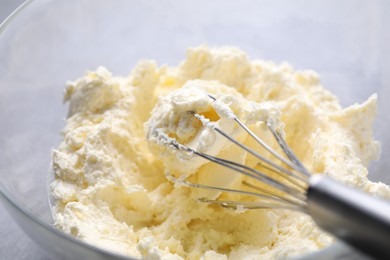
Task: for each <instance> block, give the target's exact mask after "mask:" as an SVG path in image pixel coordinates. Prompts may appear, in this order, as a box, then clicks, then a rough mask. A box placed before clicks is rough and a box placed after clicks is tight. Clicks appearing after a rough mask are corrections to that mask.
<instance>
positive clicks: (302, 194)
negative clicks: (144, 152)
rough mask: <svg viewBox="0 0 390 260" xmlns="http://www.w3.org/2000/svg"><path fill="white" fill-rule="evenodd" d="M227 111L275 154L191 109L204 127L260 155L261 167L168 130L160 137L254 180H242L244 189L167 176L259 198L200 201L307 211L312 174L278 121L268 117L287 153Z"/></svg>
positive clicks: (229, 205)
mask: <svg viewBox="0 0 390 260" xmlns="http://www.w3.org/2000/svg"><path fill="white" fill-rule="evenodd" d="M208 96H209V98H211V99H212V100H213V101H214V102H218V100H217V99H216V98H215V97H214V96H212V95H208ZM225 112H226V115H227V117H228V118H229V119H231V120H234V121H235V122H236V123H237V124H238V126H239V127H241V128H242V129H243V130H244V131H245V132H246V133H247V134H249V135H250V136H251V138H253V139H254V141H255V142H257V143H258V144H260V145H261V146H262V147H263V148H264V149H265V150H267V151H268V152H269V153H270V154H271V156H272V157H273V160H272V159H268V158H267V157H266V156H264V155H263V154H261V153H259V152H258V151H256V150H254V149H252V148H250V147H248V146H246V145H244V144H243V143H241V142H239V141H237V140H236V139H235V138H233V137H231V136H230V135H228V134H227V133H225V132H224V131H223V130H221V129H220V128H219V127H218V126H217V125H216V124H215V123H214V122H212V121H210V120H209V119H207V118H205V117H204V116H203V115H200V114H197V113H195V112H194V111H188V113H189V114H190V115H192V116H194V117H195V118H197V119H198V120H199V121H200V122H201V123H202V124H203V125H204V126H205V127H209V128H211V129H213V131H215V132H216V133H218V134H219V135H222V136H223V137H224V138H226V139H227V140H229V141H230V142H232V143H233V144H234V145H236V146H238V147H240V148H241V149H243V150H245V151H246V152H247V153H249V154H251V155H253V156H254V157H255V158H257V160H258V166H261V167H260V169H259V167H256V168H254V167H249V166H246V165H244V164H241V163H237V162H234V161H232V160H226V159H223V158H220V157H217V156H212V155H209V154H206V153H203V152H200V151H196V150H195V149H192V148H190V147H188V146H186V145H184V144H181V143H179V142H178V141H177V140H176V139H175V138H171V137H169V136H168V135H166V134H165V133H162V132H160V133H159V134H160V138H162V139H163V140H164V144H165V145H168V146H170V147H171V148H173V149H177V150H180V151H182V152H186V153H190V154H194V155H196V156H200V157H202V158H204V159H206V160H208V161H210V162H212V163H216V164H218V165H221V166H223V167H225V168H227V169H230V170H234V171H235V172H237V173H239V174H242V175H244V176H247V177H249V179H250V180H253V181H251V182H249V181H246V180H243V181H242V182H241V183H242V185H243V186H244V187H246V189H245V190H244V189H234V188H227V187H217V186H211V185H207V184H202V183H194V182H191V181H188V180H182V179H178V178H175V177H174V176H172V175H169V174H168V175H167V177H168V179H170V180H171V181H173V182H175V183H178V184H179V185H184V186H188V187H193V188H200V189H207V190H214V191H218V192H225V193H237V194H242V195H246V196H250V197H254V198H258V199H256V200H254V201H252V200H251V201H241V200H239V201H237V200H219V199H209V198H201V199H199V200H200V201H202V202H205V203H212V204H218V205H221V206H223V207H227V208H236V209H259V208H284V209H291V210H299V211H306V191H307V188H308V180H309V178H310V175H311V174H310V172H309V171H308V170H307V169H306V168H305V166H304V165H303V164H302V163H301V162H300V161H299V160H298V158H297V157H296V155H295V154H294V153H293V152H292V150H291V149H290V147H289V146H288V145H287V143H286V142H285V140H284V138H283V136H282V134H281V133H280V131H279V130H278V129H277V127H275V122H274V121H273V120H272V119H270V120H267V122H266V124H267V128H268V129H269V131H270V132H271V133H272V135H273V137H274V138H275V140H276V142H277V144H278V145H279V147H280V148H281V151H282V152H283V154H284V156H282V154H280V153H278V152H277V151H276V150H274V149H273V148H272V147H271V146H270V145H268V144H267V143H266V142H265V141H264V140H263V139H261V138H260V137H259V136H257V135H256V134H255V133H254V132H253V131H252V130H251V129H249V128H248V127H247V126H246V125H245V124H244V123H243V121H241V120H240V119H239V118H238V117H237V115H236V114H235V113H234V112H233V111H232V110H230V109H229V108H228V107H227V109H226V111H225ZM267 172H268V173H267ZM269 173H272V174H269ZM275 176H279V177H275Z"/></svg>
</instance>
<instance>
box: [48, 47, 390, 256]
mask: <svg viewBox="0 0 390 260" xmlns="http://www.w3.org/2000/svg"><path fill="white" fill-rule="evenodd" d="M205 93H210V94H213V95H215V96H216V97H218V100H220V101H221V102H222V103H223V104H228V105H229V107H231V108H232V110H233V111H234V112H235V113H237V115H238V116H240V117H243V118H244V120H245V122H246V123H247V124H249V125H251V129H252V130H253V131H255V132H256V134H258V135H259V136H261V137H262V138H263V139H264V140H266V141H267V142H268V143H270V145H273V146H274V145H275V143H274V141H273V139H272V136H271V134H270V133H269V132H268V131H265V130H266V129H265V127H266V126H265V124H264V123H261V122H260V123H255V122H256V119H260V121H266V120H267V118H269V117H272V118H279V119H280V120H281V122H282V124H281V128H282V129H283V131H284V134H285V139H286V141H287V143H288V144H289V145H290V146H291V148H292V149H293V150H294V152H295V153H296V154H297V156H298V158H300V159H301V160H302V162H303V163H304V164H305V165H306V166H307V168H308V169H309V170H310V171H312V172H313V173H326V174H328V175H330V176H332V177H334V178H336V179H338V180H340V181H342V182H344V183H347V184H350V185H354V186H356V187H357V188H359V189H362V190H365V191H367V192H369V193H371V194H373V195H375V196H381V197H383V198H386V199H390V191H389V187H388V186H387V185H385V184H382V183H373V182H370V181H369V180H368V179H367V168H366V167H367V164H368V163H369V161H371V160H373V159H375V158H377V156H378V153H379V144H378V142H376V141H374V140H373V138H372V123H373V120H374V117H375V113H376V96H375V95H373V96H372V97H370V98H369V99H368V100H367V101H366V102H365V103H363V104H355V105H352V106H350V107H348V108H345V109H343V108H342V107H340V105H339V103H338V100H337V98H336V97H335V96H333V95H332V94H331V93H329V92H328V91H326V90H325V89H323V87H322V86H321V84H320V81H319V77H318V75H317V74H316V73H315V72H312V71H294V70H293V69H292V68H291V67H290V66H289V65H287V64H282V65H275V64H274V63H271V62H264V61H251V60H249V59H248V58H247V56H246V55H245V54H244V53H243V52H241V51H240V50H238V49H236V48H230V47H223V48H218V49H210V48H208V47H206V46H201V47H197V48H191V49H189V50H188V51H187V58H186V59H185V60H184V61H183V62H182V63H181V64H180V65H179V66H178V67H167V66H162V67H158V66H157V65H156V63H155V62H154V61H141V62H140V63H139V64H138V65H137V66H136V67H135V68H134V69H133V70H132V72H131V73H130V75H129V76H128V77H125V78H121V77H114V76H112V75H111V73H110V72H108V71H107V69H105V68H103V67H101V68H98V69H97V70H96V71H95V72H89V73H88V74H87V75H85V76H84V77H83V78H81V79H79V80H76V81H74V82H69V83H68V86H67V89H66V94H65V100H66V101H68V102H69V105H70V107H69V114H68V118H67V121H66V126H65V128H64V130H63V135H64V140H63V142H62V143H61V144H60V146H59V147H58V149H56V150H54V152H53V169H54V172H55V180H54V182H53V183H52V184H51V190H52V195H53V197H54V199H55V201H56V203H55V208H54V212H55V214H54V218H55V226H56V227H57V228H59V229H61V230H63V231H64V232H66V233H69V234H72V235H73V236H75V237H77V238H79V239H82V240H84V241H86V242H89V243H91V244H94V245H97V246H100V247H103V248H106V249H108V250H112V251H115V252H118V253H122V254H125V255H130V256H136V257H145V258H148V259H183V258H184V259H270V258H271V259H272V258H275V257H285V256H292V255H298V254H304V253H308V252H312V251H316V250H319V249H322V248H324V247H326V246H328V245H329V244H331V243H332V241H333V239H332V238H331V237H330V236H329V235H327V234H325V233H323V232H322V231H321V230H320V229H319V228H318V227H317V226H316V225H315V224H314V222H313V221H312V220H311V219H310V217H308V216H306V215H304V214H302V213H298V212H291V211H286V210H251V211H244V212H243V211H240V210H237V211H234V210H225V209H222V208H220V207H217V206H214V205H207V204H204V203H199V202H198V201H197V200H196V198H198V197H199V192H200V191H199V190H195V189H190V188H187V187H174V185H173V183H171V182H170V181H169V180H167V178H166V177H165V174H166V172H167V171H169V172H171V173H173V174H176V176H184V177H189V178H192V179H195V180H196V181H205V182H208V183H211V184H224V185H228V186H232V185H240V182H239V181H237V180H239V178H240V177H237V175H235V174H234V173H232V172H230V173H227V174H228V175H229V177H226V179H227V181H226V183H224V182H221V178H220V177H218V176H220V175H217V174H221V171H220V169H218V166H217V165H211V164H209V163H207V162H205V161H202V160H200V161H199V159H198V158H194V157H192V156H188V155H182V156H179V155H177V156H176V154H175V153H173V154H174V156H172V151H170V150H166V148H161V146H159V145H158V143H159V142H160V141H161V139H159V138H158V136H159V135H158V132H159V131H164V132H165V133H167V134H169V135H170V137H174V138H177V139H179V140H180V141H181V142H184V143H187V144H189V145H193V146H194V147H196V148H197V149H203V150H205V151H207V152H210V153H214V154H218V155H219V156H225V157H227V158H231V159H233V160H236V161H238V162H242V163H245V164H246V165H249V166H253V165H256V163H257V162H256V160H254V158H253V157H251V156H249V155H247V154H245V153H244V152H242V151H239V150H236V149H235V148H233V146H231V145H229V144H228V143H226V141H225V140H222V139H218V137H217V136H216V135H214V134H213V133H211V132H210V129H209V128H207V127H204V126H203V125H202V123H201V122H199V120H198V121H197V120H196V119H194V118H193V116H192V115H191V114H189V113H187V111H194V112H196V113H199V114H202V115H204V116H205V117H207V118H209V119H211V120H212V121H213V122H214V123H216V124H220V125H221V127H222V128H223V129H224V130H226V131H228V132H229V133H231V134H232V135H235V136H236V137H237V138H238V139H240V140H241V141H243V142H244V143H245V144H246V145H248V146H250V147H252V148H255V149H257V150H258V151H260V152H264V151H263V150H262V149H261V148H260V147H258V146H257V145H255V144H254V142H253V141H250V140H249V139H248V137H247V136H246V135H245V134H244V133H242V132H240V131H239V130H237V129H236V126H234V125H231V124H230V122H226V121H229V120H226V118H227V117H229V113H226V111H225V110H224V109H223V107H224V105H223V104H222V106H219V105H218V104H213V103H212V100H210V98H208V97H207V95H205ZM182 97H185V99H182ZM155 106H156V107H155ZM153 107H155V109H154V110H153ZM152 111H153V113H152V115H151V117H150V119H149V116H150V113H151V112H152ZM148 119H149V121H148ZM147 121H148V123H147V124H146V125H145V128H146V131H145V130H144V124H145V122H147ZM283 126H284V127H283ZM145 132H146V133H145ZM145 136H147V138H148V139H149V140H150V142H149V143H148V142H147V140H146V137H145ZM191 142H192V143H191ZM164 147H165V146H164ZM213 149H214V150H213ZM186 156H187V157H186ZM267 156H268V155H267ZM213 173H214V174H215V175H212V174H213ZM210 174H211V175H210ZM201 195H202V196H204V195H208V196H214V197H216V196H218V195H219V194H215V193H213V194H201Z"/></svg>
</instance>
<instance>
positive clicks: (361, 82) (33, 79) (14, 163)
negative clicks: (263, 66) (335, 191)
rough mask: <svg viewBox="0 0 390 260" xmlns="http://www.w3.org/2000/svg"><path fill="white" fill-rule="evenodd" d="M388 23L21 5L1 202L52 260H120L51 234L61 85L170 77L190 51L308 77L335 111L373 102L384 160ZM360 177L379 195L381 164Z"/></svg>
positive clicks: (322, 7) (2, 145) (96, 5)
mask: <svg viewBox="0 0 390 260" xmlns="http://www.w3.org/2000/svg"><path fill="white" fill-rule="evenodd" d="M389 11H390V6H389V4H388V3H387V2H385V1H358V2H356V1H343V2H341V1H294V2H292V1H255V0H254V1H206V0H202V1H179V0H178V1H169V0H167V1H128V0H116V1H105V0H89V1H87V0H67V1H54V0H41V1H40V0H35V1H29V2H27V3H26V4H25V5H24V7H23V8H20V10H19V11H17V12H16V13H14V14H13V15H12V16H11V17H10V18H9V19H8V20H7V22H6V23H5V24H3V26H2V28H1V31H0V122H1V123H0V176H1V178H0V181H1V192H2V195H1V198H2V199H3V201H4V202H5V205H6V206H7V208H8V210H9V211H10V212H11V214H12V216H13V217H14V218H15V220H16V221H17V222H18V224H19V225H21V227H22V228H23V229H24V230H25V231H26V232H27V233H28V234H29V235H30V236H31V237H32V238H33V239H34V240H35V241H37V242H38V244H40V245H41V246H42V247H44V248H45V249H46V251H47V252H48V254H49V255H50V256H52V257H53V258H55V259H72V258H78V259H81V258H84V259H86V258H91V259H104V258H106V257H117V258H121V257H120V256H116V255H114V254H111V253H109V252H105V251H103V250H100V249H97V248H94V247H91V246H88V245H86V244H84V243H81V242H79V241H76V240H74V239H73V238H70V237H69V236H66V235H64V234H62V233H60V232H58V231H56V230H55V229H54V228H52V227H51V223H52V219H51V214H50V209H49V206H48V199H47V198H48V191H47V183H48V181H47V175H48V172H49V166H50V157H51V150H52V148H53V147H56V146H57V145H58V144H59V142H60V140H61V136H60V131H61V129H62V127H63V125H64V118H65V117H66V110H67V108H66V106H65V105H63V103H62V94H63V88H64V84H65V82H66V81H67V80H72V79H76V78H78V77H80V76H82V75H83V73H84V72H85V71H86V70H93V69H95V68H96V67H98V66H99V65H104V66H106V67H107V68H108V69H109V70H111V71H112V72H113V73H114V74H116V75H127V74H128V73H129V72H130V70H131V68H132V67H133V66H134V65H135V64H136V63H137V61H138V60H140V59H144V58H150V59H156V60H157V61H158V63H159V64H169V65H176V64H178V62H179V61H180V60H182V59H183V58H184V56H185V49H186V48H187V47H188V46H197V45H200V44H208V45H210V46H221V45H233V46H238V47H240V48H242V49H243V50H244V51H246V52H247V53H248V54H249V56H250V58H252V59H267V60H274V61H276V62H282V61H288V62H289V63H291V64H292V65H293V66H294V67H295V68H297V69H313V70H316V71H318V72H319V73H320V75H321V76H322V82H323V85H324V86H325V87H326V88H328V89H329V90H331V91H332V92H333V93H334V94H336V95H337V96H339V97H340V100H341V103H342V104H343V105H350V104H352V103H354V102H362V101H364V100H365V99H367V98H368V96H369V95H371V94H372V93H375V92H376V93H378V94H379V110H378V120H377V121H376V124H375V136H376V137H377V138H378V139H379V140H380V141H381V142H382V150H383V152H382V158H387V157H388V156H390V140H389V135H387V134H386V133H387V132H388V131H389V130H390V124H389V123H390V116H389V113H388V112H387V111H389V109H390V102H388V100H387V97H389V96H390V95H389V94H390V73H386V72H387V71H388V70H389V69H390V48H389V47H388V46H390V32H389V30H387V26H386V25H388V24H389V22H390V18H389ZM371 166H372V167H371V170H372V173H371V178H372V179H375V180H382V181H384V182H386V183H390V175H389V174H387V175H386V173H387V169H389V168H390V161H389V160H385V159H382V160H380V161H379V162H375V163H373V164H372V165H371ZM346 250H348V249H346V248H344V247H342V246H340V245H337V246H333V247H331V248H330V249H328V250H324V251H321V252H319V254H316V257H317V258H318V257H319V258H321V257H323V258H324V259H326V258H327V257H329V256H330V255H332V254H333V255H336V254H338V253H339V252H344V251H346ZM350 256H352V252H350Z"/></svg>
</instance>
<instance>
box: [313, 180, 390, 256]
mask: <svg viewBox="0 0 390 260" xmlns="http://www.w3.org/2000/svg"><path fill="white" fill-rule="evenodd" d="M309 183H310V186H309V189H308V191H307V196H308V213H309V214H310V215H311V216H312V218H313V219H314V221H315V222H316V223H317V224H318V225H319V226H320V227H321V228H322V229H324V230H326V231H328V232H329V233H332V234H333V235H335V236H336V237H338V238H340V239H342V240H343V241H345V242H347V243H348V244H350V245H351V246H353V247H354V248H356V249H358V250H359V251H362V252H364V253H366V254H368V255H370V256H374V257H375V258H378V259H390V203H389V202H387V201H384V200H381V199H378V198H373V197H371V196H369V195H367V194H365V193H363V192H361V191H358V190H356V189H353V188H350V187H348V186H345V185H343V184H341V183H339V182H337V181H335V180H333V179H331V178H329V177H327V176H324V175H313V176H312V177H311V178H310V181H309Z"/></svg>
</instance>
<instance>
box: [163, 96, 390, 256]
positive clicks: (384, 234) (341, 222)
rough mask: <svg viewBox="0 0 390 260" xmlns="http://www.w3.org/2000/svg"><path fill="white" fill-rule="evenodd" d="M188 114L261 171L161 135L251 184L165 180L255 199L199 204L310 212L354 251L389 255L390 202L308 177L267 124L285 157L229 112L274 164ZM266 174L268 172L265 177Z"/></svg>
mask: <svg viewBox="0 0 390 260" xmlns="http://www.w3.org/2000/svg"><path fill="white" fill-rule="evenodd" d="M209 97H210V98H211V99H213V102H216V101H217V100H216V98H215V97H214V96H212V95H209ZM188 113H190V114H191V115H193V116H194V117H196V118H197V119H199V120H200V121H201V122H202V123H203V125H204V126H206V127H210V128H212V129H213V130H214V131H215V132H216V133H218V134H220V135H222V136H223V137H225V138H226V139H228V140H229V141H231V142H233V143H234V145H237V146H239V147H240V148H242V149H243V150H245V151H246V152H248V153H249V154H252V155H253V156H254V157H256V158H257V159H258V162H259V165H261V167H262V168H261V169H259V168H258V167H257V168H252V167H248V166H246V165H243V164H240V163H236V162H234V161H230V160H226V159H223V158H219V157H216V156H211V155H209V154H206V153H203V152H200V151H196V150H194V149H192V148H190V147H188V146H186V145H183V144H181V143H179V142H177V140H176V139H174V138H170V137H168V136H165V138H166V139H165V144H167V145H169V146H170V147H172V148H173V149H178V150H180V151H183V152H187V153H190V154H195V155H197V156H200V157H202V158H204V159H206V160H208V161H210V162H213V163H216V164H219V165H221V166H223V167H226V168H228V169H231V170H234V171H236V172H237V173H240V174H242V175H244V176H248V177H250V179H251V180H253V181H251V182H248V181H243V182H242V184H243V186H244V187H246V188H247V189H245V190H244V189H234V188H227V187H216V186H210V185H206V184H202V183H194V182H190V181H188V180H179V179H176V178H175V177H173V176H169V178H170V179H171V180H172V181H175V182H177V183H179V184H181V185H186V186H189V187H193V188H201V189H207V190H214V191H218V192H228V193H238V194H242V195H246V196H253V197H257V198H258V199H257V200H255V201H234V200H218V199H207V198H202V199H200V201H202V202H206V203H212V204H218V205H221V206H223V207H227V208H237V209H261V208H282V209H289V210H298V211H301V212H304V213H306V214H309V215H310V216H311V217H312V218H313V220H314V221H315V222H316V223H317V224H318V226H319V227H321V228H322V229H323V230H325V231H327V232H329V233H332V234H333V235H335V236H336V237H338V238H339V239H341V240H343V241H345V242H347V243H348V244H350V245H351V246H353V247H355V248H356V249H358V250H359V251H362V252H364V253H366V254H368V255H370V256H374V257H375V258H380V259H384V258H386V257H390V203H388V202H387V201H384V200H380V199H378V198H373V197H371V196H369V195H367V194H365V193H363V192H361V191H358V190H356V189H353V188H351V187H348V186H345V185H344V184H341V183H339V182H337V181H335V180H333V179H332V178H330V177H328V176H326V175H322V174H311V173H310V172H309V171H308V170H307V169H306V168H305V166H304V165H303V164H302V163H301V162H300V161H299V159H298V158H297V156H296V155H295V154H294V153H293V151H292V150H291V149H290V148H289V146H288V145H287V143H286V142H285V140H284V138H283V136H282V134H281V133H280V132H279V130H278V129H277V128H276V127H275V125H274V124H273V123H272V121H267V127H268V129H269V131H271V133H272V135H273V136H274V138H275V140H276V142H277V143H278V145H279V146H280V148H281V150H282V151H283V153H284V155H285V156H282V155H281V154H280V153H278V152H277V151H276V150H274V149H273V148H272V147H271V146H270V145H268V144H267V143H266V142H264V140H262V139H261V138H260V137H259V136H257V135H256V134H255V133H254V132H253V131H251V130H250V129H249V128H248V127H247V126H246V125H245V124H244V123H243V122H242V121H241V120H240V119H239V118H238V117H237V116H236V114H234V113H233V111H231V112H230V113H231V114H230V118H231V119H232V120H234V121H235V122H236V123H237V124H238V125H239V127H241V128H242V129H243V130H244V131H245V132H247V133H248V134H249V135H250V136H251V137H252V138H253V139H254V140H255V141H256V142H257V143H258V144H260V145H261V146H262V147H264V148H265V150H267V151H268V152H269V153H270V154H271V156H273V158H274V160H278V161H279V163H276V162H274V160H271V159H268V158H267V157H266V156H264V155H263V154H261V153H259V152H257V151H256V150H254V149H252V148H250V147H248V146H246V145H244V144H242V143H241V142H239V141H237V140H236V139H234V138H233V137H231V136H229V135H228V134H226V133H225V132H224V131H222V130H221V129H220V128H218V127H217V126H216V125H215V124H213V123H212V122H210V121H209V120H207V119H206V118H205V117H204V116H202V115H199V114H196V113H195V112H193V111H188ZM281 165H283V166H281ZM262 169H265V170H262ZM267 171H268V172H272V173H273V174H267V173H266V172H267ZM273 176H280V177H279V178H275V177H273ZM256 182H260V183H259V184H261V185H256V184H253V183H256ZM267 187H268V188H267Z"/></svg>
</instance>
